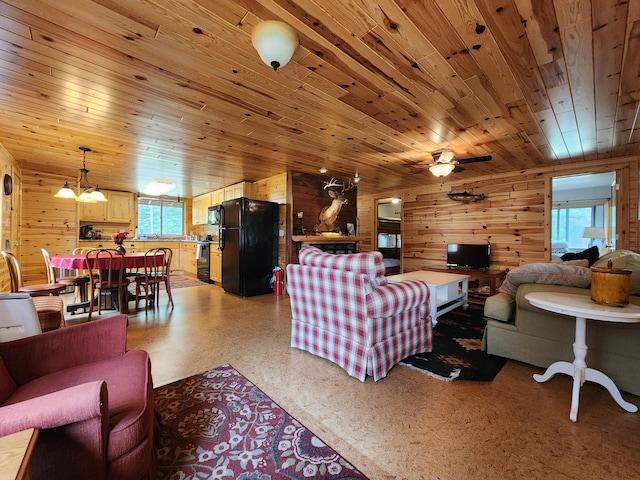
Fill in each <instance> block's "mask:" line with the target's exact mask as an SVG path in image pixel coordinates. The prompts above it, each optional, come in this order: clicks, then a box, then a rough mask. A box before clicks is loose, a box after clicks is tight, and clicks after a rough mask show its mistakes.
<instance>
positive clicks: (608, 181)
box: [550, 172, 616, 258]
mask: <svg viewBox="0 0 640 480" xmlns="http://www.w3.org/2000/svg"><path fill="white" fill-rule="evenodd" d="M550 225H551V228H550V234H551V256H552V258H553V257H560V256H562V255H563V254H564V253H567V252H578V251H581V250H585V249H587V248H589V247H592V246H597V247H598V251H599V253H600V255H603V254H604V253H607V252H608V251H610V250H615V244H616V235H615V232H616V172H606V173H592V174H584V175H568V176H563V177H553V178H552V179H551V221H550Z"/></svg>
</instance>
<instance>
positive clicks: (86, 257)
mask: <svg viewBox="0 0 640 480" xmlns="http://www.w3.org/2000/svg"><path fill="white" fill-rule="evenodd" d="M153 255H155V256H156V257H162V258H156V260H155V262H156V265H164V253H163V252H156V253H154V254H153ZM145 256H146V258H147V259H148V258H149V255H147V253H146V252H127V253H125V254H123V255H113V256H112V257H111V258H112V262H113V263H112V265H111V269H112V270H121V269H124V270H135V269H140V268H144V266H145ZM87 262H91V264H90V266H91V268H93V269H94V270H95V269H101V270H106V269H108V268H109V257H108V256H102V257H96V255H95V254H92V253H89V254H62V255H52V256H51V260H50V261H49V265H50V266H52V267H54V268H63V269H66V270H86V269H88V267H89V265H87ZM89 301H93V299H89V300H88V301H86V302H78V303H73V304H71V305H68V306H67V311H68V312H71V313H73V312H75V311H76V310H80V309H85V308H88V306H89ZM123 307H124V308H123V311H125V312H126V311H128V308H126V307H127V306H126V305H123Z"/></svg>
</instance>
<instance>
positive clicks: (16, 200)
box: [0, 145, 22, 292]
mask: <svg viewBox="0 0 640 480" xmlns="http://www.w3.org/2000/svg"><path fill="white" fill-rule="evenodd" d="M5 175H11V178H12V179H13V193H12V194H11V195H5V193H4V189H3V188H2V185H0V250H12V251H15V250H16V247H17V246H19V244H20V229H19V222H20V218H19V214H20V198H21V194H22V180H21V175H20V169H19V168H18V164H17V163H16V161H15V159H14V158H13V157H12V156H11V154H10V153H9V152H8V151H7V150H6V149H5V148H4V147H3V146H2V145H0V180H3V179H4V176H5ZM18 253H19V252H18ZM9 290H11V286H10V283H9V273H8V271H7V266H6V264H5V262H4V260H3V259H0V291H2V292H7V291H9Z"/></svg>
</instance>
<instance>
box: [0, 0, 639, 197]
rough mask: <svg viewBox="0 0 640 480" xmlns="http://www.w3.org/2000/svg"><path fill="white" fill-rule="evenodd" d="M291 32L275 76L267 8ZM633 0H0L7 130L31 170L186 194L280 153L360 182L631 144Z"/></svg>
mask: <svg viewBox="0 0 640 480" xmlns="http://www.w3.org/2000/svg"><path fill="white" fill-rule="evenodd" d="M273 19H277V20H282V21H284V22H286V23H288V24H290V25H291V26H292V27H293V28H294V29H295V30H296V31H297V32H298V35H299V37H300V46H299V47H298V49H297V50H296V52H295V54H294V57H293V60H292V61H291V62H290V63H289V64H288V65H287V66H285V67H284V68H282V69H280V70H278V71H277V72H274V71H273V70H271V69H270V68H269V67H267V66H266V65H265V64H263V63H262V61H261V60H260V58H259V56H258V54H257V52H256V51H255V50H254V49H253V47H252V45H251V30H252V28H253V27H254V26H255V25H256V24H258V23H259V22H261V21H263V20H273ZM639 41H640V0H630V1H628V2H620V1H618V0H599V1H589V0H351V1H348V0H297V1H295V0H94V1H89V0H64V1H60V0H41V1H33V0H8V1H2V2H0V110H1V115H0V143H2V144H3V145H4V146H5V148H6V149H7V150H8V151H9V152H10V153H11V154H12V155H13V156H14V157H15V158H16V160H17V161H18V162H19V163H20V164H21V165H22V166H24V167H28V168H33V169H38V170H41V171H45V172H52V173H60V174H62V175H64V176H68V177H69V179H70V180H71V179H74V178H76V177H77V174H78V168H80V166H81V163H82V155H81V152H80V151H79V150H78V147H79V146H88V147H90V148H92V149H93V151H92V152H91V153H89V154H88V155H87V168H89V170H90V171H91V173H90V174H89V179H90V181H92V182H93V183H95V182H98V183H99V184H100V185H101V186H102V187H105V188H115V189H124V190H130V191H139V190H140V189H141V188H142V186H143V185H144V184H145V183H147V182H148V181H150V180H153V179H164V180H173V181H175V182H176V183H177V184H178V186H179V188H178V189H177V190H176V191H174V192H173V193H175V194H178V193H179V194H180V195H182V196H192V195H197V194H200V193H204V192H207V191H210V190H214V189H217V188H220V187H222V186H224V185H228V184H231V183H234V182H236V181H240V180H250V181H255V180H258V179H261V178H266V177H269V176H272V175H275V174H278V173H282V172H284V171H285V170H287V169H294V170H297V171H301V172H306V173H317V172H318V169H319V168H320V167H321V166H324V167H326V168H327V169H328V170H329V172H328V174H327V175H329V176H331V175H335V176H338V177H349V176H353V174H354V172H355V171H356V170H357V171H358V173H359V175H360V177H361V178H362V179H363V181H362V182H361V183H360V191H361V192H364V193H371V192H375V191H380V190H390V189H393V188H400V187H411V186H416V185H423V184H425V183H427V182H439V180H438V179H437V178H436V177H433V176H432V175H431V174H430V173H429V172H428V171H426V170H425V168H424V165H426V164H427V163H429V162H430V161H431V155H430V153H431V152H433V151H436V150H438V149H440V148H444V147H447V148H451V149H453V150H454V151H455V153H456V156H457V158H465V157H473V156H477V155H491V156H492V157H493V159H492V161H490V162H484V163H473V164H468V165H465V170H464V171H463V172H460V173H454V174H453V175H459V176H460V177H461V178H464V177H465V176H466V177H469V178H472V177H473V176H477V175H485V174H491V173H496V172H504V171H510V170H520V169H524V168H527V167H536V166H547V165H551V164H555V163H558V162H582V161H585V160H593V159H602V160H603V161H606V159H608V158H611V157H617V156H623V155H637V154H638V153H639V151H638V148H639V145H640V137H639V134H638V132H637V129H636V128H634V127H635V126H636V117H637V112H638V100H639V99H640V76H639V74H640V72H639V70H640V63H639V62H638V58H639V53H640V43H639Z"/></svg>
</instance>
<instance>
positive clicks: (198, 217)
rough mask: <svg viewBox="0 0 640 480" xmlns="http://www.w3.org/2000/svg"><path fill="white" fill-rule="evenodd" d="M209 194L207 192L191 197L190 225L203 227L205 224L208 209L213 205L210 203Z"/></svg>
mask: <svg viewBox="0 0 640 480" xmlns="http://www.w3.org/2000/svg"><path fill="white" fill-rule="evenodd" d="M211 194H212V192H209V193H205V194H204V195H198V196H197V197H193V202H192V205H191V216H192V218H191V223H193V224H194V225H204V224H206V223H207V215H208V213H209V207H210V206H211V205H213V203H211Z"/></svg>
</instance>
